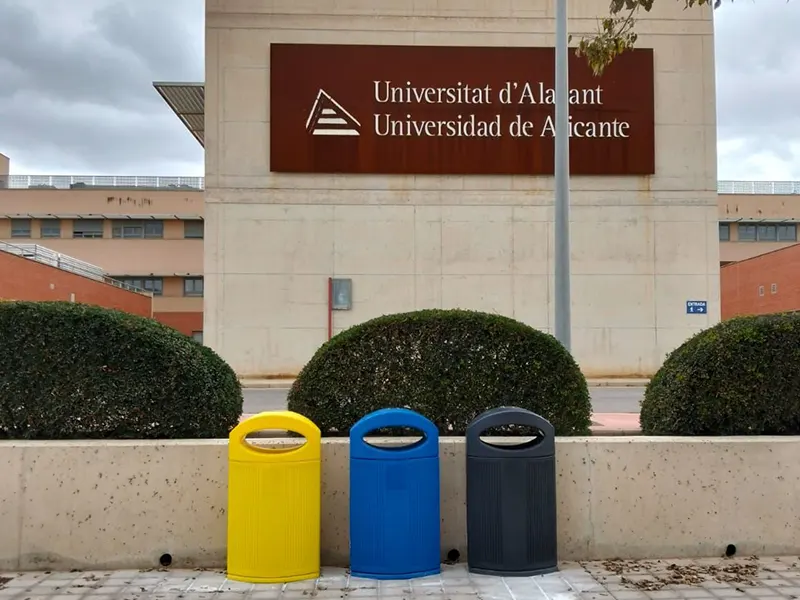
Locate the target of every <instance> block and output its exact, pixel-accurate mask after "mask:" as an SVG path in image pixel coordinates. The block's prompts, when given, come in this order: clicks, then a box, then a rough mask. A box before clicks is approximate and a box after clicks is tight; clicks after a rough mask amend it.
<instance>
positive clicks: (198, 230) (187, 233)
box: [183, 221, 205, 240]
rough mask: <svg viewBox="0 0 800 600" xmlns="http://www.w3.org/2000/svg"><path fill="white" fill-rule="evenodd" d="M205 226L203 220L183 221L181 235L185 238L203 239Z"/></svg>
mask: <svg viewBox="0 0 800 600" xmlns="http://www.w3.org/2000/svg"><path fill="white" fill-rule="evenodd" d="M204 232H205V227H204V223H203V221H184V222H183V237H185V238H186V239H196V240H197V239H200V240H201V239H203V235H204Z"/></svg>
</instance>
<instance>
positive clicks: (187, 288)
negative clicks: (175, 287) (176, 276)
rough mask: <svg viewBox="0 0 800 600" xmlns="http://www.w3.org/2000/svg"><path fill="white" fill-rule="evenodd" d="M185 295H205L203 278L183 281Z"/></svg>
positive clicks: (185, 278) (190, 278)
mask: <svg viewBox="0 0 800 600" xmlns="http://www.w3.org/2000/svg"><path fill="white" fill-rule="evenodd" d="M183 295H184V296H202V295H203V278H202V277H184V279H183Z"/></svg>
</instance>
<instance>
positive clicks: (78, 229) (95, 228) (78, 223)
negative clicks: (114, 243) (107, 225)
mask: <svg viewBox="0 0 800 600" xmlns="http://www.w3.org/2000/svg"><path fill="white" fill-rule="evenodd" d="M72 237H74V238H101V237H103V220H102V219H76V220H74V221H73V222H72Z"/></svg>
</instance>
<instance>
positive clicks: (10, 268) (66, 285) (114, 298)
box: [0, 242, 153, 317]
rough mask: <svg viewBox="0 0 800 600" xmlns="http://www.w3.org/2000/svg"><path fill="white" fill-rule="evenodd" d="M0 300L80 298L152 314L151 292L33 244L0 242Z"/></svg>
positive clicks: (144, 314) (126, 310)
mask: <svg viewBox="0 0 800 600" xmlns="http://www.w3.org/2000/svg"><path fill="white" fill-rule="evenodd" d="M0 300H30V301H36V302H39V301H48V300H60V301H66V302H82V303H85V304H95V305H97V306H103V307H105V308H115V309H117V310H122V311H125V312H128V313H131V314H134V315H139V316H142V317H152V316H153V296H152V295H151V294H149V293H147V292H142V291H139V290H137V289H136V288H133V287H131V286H129V285H126V284H124V283H122V282H120V281H116V280H114V279H111V278H109V277H107V276H106V275H105V274H104V273H103V272H102V270H100V269H98V268H97V267H95V266H94V265H91V264H89V263H86V262H84V261H80V260H76V259H74V258H72V257H70V256H64V255H62V254H59V253H57V252H53V251H52V250H49V249H48V248H44V247H42V246H38V245H35V244H25V245H14V244H7V243H5V242H0Z"/></svg>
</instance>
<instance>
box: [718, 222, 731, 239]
mask: <svg viewBox="0 0 800 600" xmlns="http://www.w3.org/2000/svg"><path fill="white" fill-rule="evenodd" d="M730 239H731V226H730V224H728V223H720V224H719V241H720V242H728V241H730Z"/></svg>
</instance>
